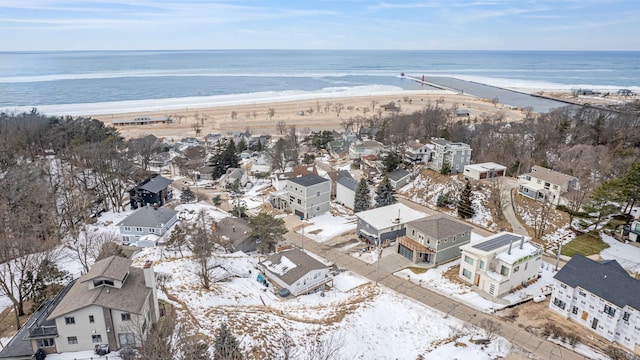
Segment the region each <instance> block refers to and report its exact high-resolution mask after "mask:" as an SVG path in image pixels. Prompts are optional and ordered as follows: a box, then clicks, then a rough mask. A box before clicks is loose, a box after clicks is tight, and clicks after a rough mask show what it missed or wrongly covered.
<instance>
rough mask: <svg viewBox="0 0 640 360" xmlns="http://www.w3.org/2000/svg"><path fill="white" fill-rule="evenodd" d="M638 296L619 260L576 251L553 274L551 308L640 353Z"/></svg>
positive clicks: (639, 284)
mask: <svg viewBox="0 0 640 360" xmlns="http://www.w3.org/2000/svg"><path fill="white" fill-rule="evenodd" d="M639 295H640V280H636V279H634V278H633V277H631V276H630V275H629V273H627V271H626V270H625V269H624V268H623V267H622V266H620V264H619V263H618V262H617V261H615V260H604V261H595V260H591V259H589V258H587V257H585V256H583V255H580V254H576V255H574V256H573V257H572V258H571V260H569V262H568V263H567V264H566V265H565V266H563V267H562V269H560V271H558V273H557V274H556V275H555V276H554V277H553V292H552V293H551V301H549V309H550V310H551V311H553V312H555V313H558V314H560V315H562V316H563V317H565V318H567V319H570V320H571V321H573V322H575V323H577V324H580V325H582V326H584V327H585V328H587V329H589V330H591V331H593V332H594V333H596V334H598V335H600V336H602V337H604V338H605V339H607V340H609V341H611V342H615V343H617V344H619V345H622V346H624V347H625V348H627V349H629V350H630V351H632V352H634V353H635V354H639V355H640V296H639Z"/></svg>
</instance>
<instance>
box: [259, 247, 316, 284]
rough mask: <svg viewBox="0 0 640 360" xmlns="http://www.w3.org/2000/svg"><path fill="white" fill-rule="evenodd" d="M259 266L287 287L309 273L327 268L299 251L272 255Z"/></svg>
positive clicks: (293, 250)
mask: <svg viewBox="0 0 640 360" xmlns="http://www.w3.org/2000/svg"><path fill="white" fill-rule="evenodd" d="M260 264H262V265H263V266H264V267H266V268H267V269H268V270H269V271H270V272H272V273H274V274H275V275H277V276H278V277H279V278H280V279H281V280H282V281H284V282H285V283H287V284H289V285H291V284H293V283H295V282H296V281H298V279H300V278H301V277H303V276H304V275H306V274H308V273H309V271H312V270H320V269H327V268H328V267H329V266H327V265H325V264H323V263H321V262H320V261H318V260H316V259H315V258H313V257H311V256H309V255H307V254H306V253H305V252H304V251H302V250H300V249H292V250H288V251H282V252H279V253H277V254H273V255H271V256H269V257H268V258H267V259H266V260H265V261H263V262H261V263H260Z"/></svg>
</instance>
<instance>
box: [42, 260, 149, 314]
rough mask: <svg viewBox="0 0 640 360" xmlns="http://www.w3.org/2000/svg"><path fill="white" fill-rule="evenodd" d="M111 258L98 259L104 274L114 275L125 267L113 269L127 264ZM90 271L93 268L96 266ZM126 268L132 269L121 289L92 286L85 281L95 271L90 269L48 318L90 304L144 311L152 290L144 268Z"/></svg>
mask: <svg viewBox="0 0 640 360" xmlns="http://www.w3.org/2000/svg"><path fill="white" fill-rule="evenodd" d="M112 258H113V257H109V258H106V259H104V260H101V261H98V262H97V263H95V264H94V266H98V267H99V268H100V269H101V270H100V271H101V272H102V273H108V274H113V273H115V272H119V271H121V270H122V269H113V268H116V267H123V264H124V263H123V262H120V261H119V260H117V259H116V260H114V259H112ZM125 260H126V259H125ZM103 262H104V263H103ZM105 265H106V267H105ZM91 270H92V271H93V267H92V269H91ZM124 270H126V271H128V272H129V276H128V277H127V279H126V281H125V282H124V284H123V285H122V287H121V288H116V287H111V286H100V287H96V288H93V289H89V286H88V285H87V284H86V281H87V280H89V279H90V278H91V277H92V276H94V275H95V274H93V272H92V271H90V272H89V273H87V274H86V275H84V276H81V277H80V278H79V279H78V281H76V283H75V284H73V286H72V287H71V289H69V292H68V293H67V294H66V295H65V296H64V298H62V300H61V301H60V303H59V304H58V305H57V306H56V307H55V309H54V310H53V311H52V312H51V314H50V315H49V317H48V318H47V319H55V318H57V317H60V316H64V315H67V314H70V313H72V312H74V311H76V310H79V309H82V308H85V307H87V306H91V305H96V306H101V307H103V308H108V309H116V310H120V311H123V312H129V313H132V314H141V313H142V309H143V307H144V304H145V301H146V300H147V297H148V296H149V294H150V292H151V291H152V289H151V288H150V287H147V285H146V284H145V281H144V273H143V270H142V269H139V268H135V267H124ZM96 271H98V270H96Z"/></svg>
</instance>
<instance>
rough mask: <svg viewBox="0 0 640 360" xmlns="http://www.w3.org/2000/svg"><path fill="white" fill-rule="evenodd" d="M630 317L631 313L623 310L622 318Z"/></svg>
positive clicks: (627, 318) (626, 319) (625, 319)
mask: <svg viewBox="0 0 640 360" xmlns="http://www.w3.org/2000/svg"><path fill="white" fill-rule="evenodd" d="M630 317H631V313H628V312H626V311H625V312H624V314H623V315H622V320H624V321H629V318H630Z"/></svg>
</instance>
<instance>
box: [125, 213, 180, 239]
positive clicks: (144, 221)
mask: <svg viewBox="0 0 640 360" xmlns="http://www.w3.org/2000/svg"><path fill="white" fill-rule="evenodd" d="M176 221H178V212H177V211H175V210H172V209H168V208H166V207H163V208H161V207H158V206H145V207H142V208H140V209H138V210H135V211H134V212H133V213H131V215H129V216H127V217H126V218H124V220H122V221H120V222H119V223H118V224H116V226H117V227H118V230H119V231H120V236H121V237H122V243H123V244H125V245H129V244H134V243H137V242H139V241H141V240H144V239H147V240H150V241H153V242H156V241H158V240H159V239H160V238H161V237H162V236H163V235H164V234H165V233H166V232H167V230H169V229H170V228H171V227H172V226H173V224H175V223H176Z"/></svg>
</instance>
